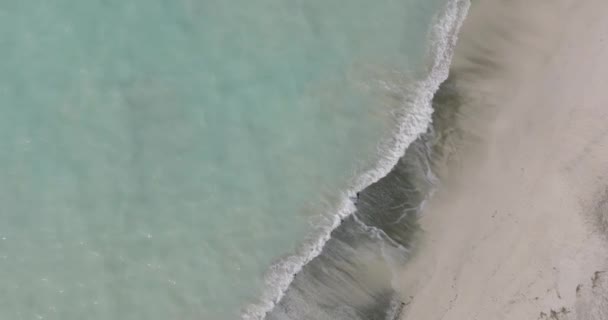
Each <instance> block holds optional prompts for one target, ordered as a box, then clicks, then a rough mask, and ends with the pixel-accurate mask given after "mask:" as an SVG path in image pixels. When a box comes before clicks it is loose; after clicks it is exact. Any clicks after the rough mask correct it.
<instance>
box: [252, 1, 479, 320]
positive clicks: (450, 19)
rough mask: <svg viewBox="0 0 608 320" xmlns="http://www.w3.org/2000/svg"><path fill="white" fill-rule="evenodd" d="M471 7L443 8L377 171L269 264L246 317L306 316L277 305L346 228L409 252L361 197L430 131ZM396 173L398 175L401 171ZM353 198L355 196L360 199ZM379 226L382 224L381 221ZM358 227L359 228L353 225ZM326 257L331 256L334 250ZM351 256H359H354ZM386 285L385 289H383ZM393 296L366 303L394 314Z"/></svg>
mask: <svg viewBox="0 0 608 320" xmlns="http://www.w3.org/2000/svg"><path fill="white" fill-rule="evenodd" d="M469 5H470V2H469V0H449V2H447V3H446V5H445V8H444V11H442V12H439V13H438V14H437V18H436V21H435V22H436V23H435V24H434V25H433V26H431V29H430V31H429V43H428V45H429V49H428V51H429V55H430V56H431V57H432V59H433V60H432V63H431V64H430V65H429V73H428V75H427V76H426V77H425V78H423V79H420V80H419V81H417V82H416V83H415V84H414V89H413V90H411V92H413V94H412V96H407V97H404V98H405V100H404V101H405V103H406V105H404V108H407V110H406V111H407V112H403V113H402V114H400V115H399V117H400V119H399V121H398V123H399V125H398V127H397V129H396V133H395V134H394V136H393V137H392V138H391V139H390V141H388V142H386V143H385V144H386V145H388V148H387V150H385V151H384V152H383V155H382V156H381V157H380V158H379V160H378V163H377V165H376V166H375V168H374V169H372V170H369V171H366V172H363V173H362V174H361V175H360V176H358V177H357V178H356V179H354V183H353V186H352V187H351V188H350V189H348V190H347V191H345V192H343V197H342V200H341V201H340V204H339V205H338V206H337V207H336V214H335V215H334V219H333V221H332V222H331V224H329V225H327V226H323V228H322V230H321V231H320V232H318V233H317V234H315V236H314V237H312V238H314V239H315V240H316V241H314V242H310V243H306V244H305V245H304V246H303V247H302V248H300V249H299V250H298V252H297V253H296V254H294V255H290V256H288V257H286V258H283V259H281V260H280V261H279V262H278V263H276V264H274V265H272V266H271V267H270V268H269V273H268V275H267V277H266V280H265V283H266V284H265V286H266V288H265V290H264V292H263V294H262V297H261V298H260V299H259V301H257V302H255V303H252V304H250V305H248V306H247V307H246V308H245V310H244V311H243V312H242V314H241V317H242V318H243V319H268V318H269V317H270V318H272V319H274V318H275V317H285V318H287V317H290V316H292V314H291V313H294V314H293V316H296V317H298V316H300V317H302V316H303V314H299V315H298V312H297V311H291V312H289V315H288V314H287V313H285V314H283V313H282V312H283V311H282V310H277V309H279V308H280V307H281V306H280V305H281V304H282V303H285V301H284V300H287V301H288V302H286V303H287V304H288V305H289V303H290V302H289V299H290V298H289V297H286V295H287V294H288V292H289V291H290V290H292V289H293V288H292V286H295V287H298V285H297V284H296V285H294V282H296V277H297V276H299V278H300V279H301V278H305V277H310V273H311V271H310V270H314V269H315V268H318V267H319V266H318V265H321V264H322V263H320V262H319V261H318V260H319V259H320V258H323V257H322V256H323V253H324V251H328V247H332V242H334V243H335V242H339V240H336V237H338V238H339V237H340V234H341V233H346V232H344V231H343V230H348V229H357V228H360V227H361V226H362V227H363V228H364V229H366V231H365V232H366V233H370V234H374V235H375V234H376V233H378V234H380V237H381V238H383V239H384V240H383V241H386V242H387V243H388V244H389V245H393V246H395V247H397V248H398V250H407V248H406V247H407V246H408V245H409V242H408V241H405V242H406V243H407V245H405V247H404V246H401V243H400V242H401V240H403V239H399V240H398V241H395V240H393V239H392V238H391V237H390V236H388V235H386V234H385V230H383V228H382V227H376V226H374V225H371V227H370V226H369V225H367V224H366V223H368V222H369V221H361V219H360V217H358V216H357V213H358V212H359V211H361V208H360V207H359V201H358V198H359V194H364V193H370V194H371V193H373V192H374V191H373V190H372V191H369V190H370V189H374V188H373V186H374V185H378V184H381V182H382V181H383V180H387V179H388V180H390V179H391V178H390V177H389V176H390V175H391V174H393V173H394V172H395V171H399V169H398V167H399V166H400V163H401V162H402V161H406V160H404V159H405V158H406V154H407V152H408V150H409V149H411V148H413V147H414V145H415V144H416V143H418V142H419V141H420V139H421V137H422V136H423V135H425V132H427V130H428V128H429V127H430V126H431V125H432V123H431V120H430V119H431V118H432V113H433V108H432V103H433V101H432V100H433V96H434V94H435V93H436V92H437V90H438V88H439V87H440V85H441V83H442V82H443V81H444V80H445V79H446V78H447V77H448V70H449V66H450V64H451V62H452V61H451V59H452V54H453V50H454V46H455V43H456V39H457V36H458V30H459V28H460V26H461V25H462V21H463V20H464V18H465V17H466V14H467V11H468V8H469ZM415 152H416V151H411V152H410V153H415ZM397 175H399V174H398V173H397ZM407 196H409V195H407ZM353 199H355V201H354V200H353ZM412 201H414V200H412ZM383 208H384V207H383V206H379V208H377V209H376V211H378V210H381V209H383ZM363 211H365V210H363ZM371 211H374V210H371ZM389 211H391V210H389ZM391 213H392V212H391ZM393 214H394V213H393ZM403 215H407V216H408V218H407V219H403V220H409V215H410V214H409V213H405V214H403ZM412 218H414V217H412ZM407 223H409V222H406V224H407ZM380 224H383V223H382V222H381V223H380ZM384 224H386V222H384ZM354 225H360V226H359V227H353V226H354ZM385 227H386V226H385ZM320 229H321V228H320ZM348 232H352V231H348ZM408 232H409V230H406V231H405V233H408ZM408 237H409V236H406V237H405V238H408ZM364 242H365V240H364ZM376 245H378V244H376ZM381 245H382V244H380V246H381ZM329 251H331V249H329ZM326 255H328V256H331V253H330V254H326ZM331 259H332V258H331V257H330V258H329V259H327V258H325V260H331ZM352 260H357V258H352ZM326 262H327V261H326ZM328 268H329V269H333V268H335V266H333V265H332V264H331V263H330V264H329V266H328ZM355 269H357V268H355ZM307 270H309V271H307ZM355 271H356V270H355ZM372 278H373V280H372V279H368V280H363V281H362V282H365V281H371V282H373V284H372V286H377V287H380V286H385V287H387V288H388V287H390V285H387V284H385V283H384V281H385V280H386V279H385V276H381V277H377V276H373V277H372ZM313 279H314V277H313ZM300 282H302V280H300ZM380 283H382V284H380ZM357 285H361V283H358V284H357ZM384 289H386V288H383V289H382V290H384ZM292 291H294V290H292ZM295 291H297V290H295ZM391 291H392V289H391ZM382 295H384V294H382ZM358 299H360V298H358ZM393 300H394V299H393V298H392V297H391V298H386V297H382V298H381V299H377V301H376V304H377V305H376V306H374V307H369V306H365V307H364V308H365V309H370V310H374V311H373V313H386V312H391V310H390V308H388V307H387V306H388V305H390V304H392V303H393ZM355 301H357V300H356V299H355V300H353V301H351V302H350V303H351V304H353V308H355V309H357V308H361V306H355V305H356V304H359V303H358V302H355ZM309 303H310V302H309ZM292 308H295V307H292ZM370 312H372V311H370ZM298 319H300V318H298ZM349 319H350V318H349Z"/></svg>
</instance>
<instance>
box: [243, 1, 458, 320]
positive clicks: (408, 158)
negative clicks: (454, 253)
mask: <svg viewBox="0 0 608 320" xmlns="http://www.w3.org/2000/svg"><path fill="white" fill-rule="evenodd" d="M469 5H470V1H469V0H453V1H450V2H449V3H448V4H447V6H446V8H445V9H444V10H443V12H441V13H440V15H439V16H438V17H437V18H436V19H435V21H436V23H435V24H434V26H433V27H432V30H431V33H430V35H429V38H430V40H429V41H430V49H429V57H430V59H432V61H431V62H430V66H429V72H428V76H427V77H426V79H424V80H423V81H420V82H418V83H415V84H413V86H412V88H408V90H407V92H408V93H410V94H409V96H406V97H404V102H405V105H404V107H403V113H402V114H400V115H398V116H399V118H400V120H399V124H400V125H399V128H398V130H397V132H396V134H395V135H394V136H393V139H392V140H391V141H389V142H388V143H387V144H386V145H388V146H389V147H387V148H385V150H384V152H383V157H382V158H381V159H380V160H379V161H378V165H377V167H376V169H374V170H371V171H368V172H365V173H364V174H362V175H361V176H360V177H359V178H358V179H357V180H356V182H355V183H354V184H353V186H352V188H351V189H350V190H347V191H346V192H344V194H343V196H342V199H343V200H342V203H341V204H340V206H339V209H338V211H337V212H336V214H335V215H334V220H333V221H331V222H330V223H328V225H327V226H325V227H324V228H322V230H321V231H320V232H319V234H318V236H317V237H316V238H315V239H317V240H316V241H314V242H311V243H308V244H306V245H304V246H303V247H302V248H301V250H300V251H299V252H298V253H297V254H295V255H293V256H290V257H287V258H285V259H283V260H281V261H280V262H278V263H277V264H275V265H273V266H272V267H271V269H270V271H269V272H268V275H267V278H266V286H267V287H266V290H265V292H264V294H263V296H262V297H261V299H260V302H258V303H257V304H253V305H250V306H249V307H248V308H247V309H246V310H245V311H244V312H243V314H242V318H243V319H246V320H249V319H256V320H261V319H268V320H270V319H277V320H278V319H281V320H283V319H316V320H321V319H392V318H395V317H397V316H398V313H399V311H400V309H401V308H402V306H403V302H402V299H401V298H400V297H397V296H396V294H395V292H394V290H393V289H392V285H391V281H392V274H393V271H392V269H393V268H395V267H396V266H398V265H400V264H401V263H403V262H404V261H405V259H407V255H408V252H409V249H408V248H409V246H410V245H411V240H412V238H413V237H414V236H415V233H416V232H415V231H416V229H417V225H416V218H417V215H418V214H419V212H420V210H421V207H422V205H423V204H424V201H425V200H426V198H427V197H428V195H429V194H430V192H431V190H432V189H433V185H434V180H435V179H434V175H433V173H432V170H431V164H430V163H431V162H432V160H431V159H430V155H431V154H432V149H433V148H435V146H434V144H435V143H436V142H437V136H436V135H435V134H434V132H435V130H434V128H433V127H429V126H430V124H431V122H432V119H431V117H432V116H433V107H432V101H433V97H434V96H435V93H436V92H437V91H438V90H439V87H440V85H441V84H442V83H443V82H444V81H445V80H446V79H447V77H448V70H449V67H450V64H451V59H452V54H453V49H454V47H455V43H456V40H457V34H458V31H459V29H460V26H461V24H462V22H463V20H464V18H465V17H466V14H467V12H468V8H469ZM425 132H426V134H424V133H425Z"/></svg>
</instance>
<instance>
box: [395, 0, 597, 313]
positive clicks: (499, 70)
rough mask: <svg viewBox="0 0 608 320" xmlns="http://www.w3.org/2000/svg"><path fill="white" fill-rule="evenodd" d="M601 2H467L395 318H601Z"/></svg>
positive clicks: (573, 0)
mask: <svg viewBox="0 0 608 320" xmlns="http://www.w3.org/2000/svg"><path fill="white" fill-rule="evenodd" d="M605 12H608V3H605V2H602V1H600V0H590V1H586V2H584V3H580V2H577V1H575V0H559V1H553V2H549V1H545V2H543V1H539V2H536V3H530V2H529V1H524V0H516V1H512V2H509V3H505V2H504V1H498V0H485V1H479V2H476V3H475V4H473V5H472V7H471V10H470V12H469V15H468V16H467V19H466V21H465V23H464V25H463V28H462V29H461V33H460V35H459V38H460V40H459V43H458V45H457V47H456V51H455V56H454V59H453V60H452V68H451V71H450V72H451V73H450V77H451V80H452V81H451V82H452V83H450V85H453V86H455V88H456V90H457V91H458V92H459V94H461V95H462V97H463V99H462V102H461V104H460V105H459V110H458V111H457V112H456V113H457V114H456V116H455V117H454V119H455V121H456V123H455V124H454V126H455V127H454V128H452V129H450V132H448V136H447V137H446V139H447V140H449V141H447V142H446V143H445V146H444V148H445V149H444V150H443V151H444V152H442V156H443V157H444V159H440V160H439V161H438V162H439V165H438V166H439V167H440V168H441V169H442V170H439V172H440V174H441V180H442V182H443V186H442V187H441V190H440V191H439V192H437V194H436V195H435V196H434V197H433V199H432V200H431V201H430V202H429V203H428V206H427V208H425V213H424V215H423V216H422V217H421V219H420V224H421V226H422V229H423V234H422V235H421V236H420V239H419V242H420V244H419V247H417V248H416V252H415V253H414V256H413V258H412V259H411V260H410V261H409V262H408V263H407V264H406V266H405V267H404V268H403V269H402V270H401V275H400V277H399V280H398V291H399V292H400V293H401V295H402V298H403V301H404V302H405V303H406V305H405V307H404V310H403V313H402V317H401V318H402V319H404V320H409V319H430V320H432V319H443V320H450V319H452V320H462V319H471V320H473V319H513V320H519V319H554V320H565V319H569V320H570V319H581V320H586V319H589V320H592V319H608V273H607V274H606V275H604V272H606V271H608V245H607V243H606V241H607V239H606V237H607V236H608V129H606V124H607V123H608V108H607V107H606V105H608V94H605V93H604V89H605V85H604V84H605V83H606V81H607V80H605V79H607V78H608V62H606V61H604V59H603V57H606V56H607V55H606V53H608V32H605V31H604V30H608V21H606V20H605V19H603V17H602V13H605ZM450 134H451V135H452V136H449V135H450ZM443 169H445V170H443Z"/></svg>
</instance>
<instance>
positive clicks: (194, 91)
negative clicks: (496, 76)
mask: <svg viewBox="0 0 608 320" xmlns="http://www.w3.org/2000/svg"><path fill="white" fill-rule="evenodd" d="M444 2H445V1H443V0H433V1H428V0H427V1H422V0H416V1H414V0H399V1H395V0H380V1H374V2H369V1H363V0H354V1H349V2H344V1H338V0H313V1H296V0H292V1H290V0H259V1H245V0H237V1H215V0H213V1H209V0H200V1H196V0H189V1H187V0H178V1H161V0H154V1H142V0H132V1H112V0H106V1H101V0H100V1H87V2H84V1H81V2H74V1H67V0H50V1H39V2H31V1H10V2H4V3H1V4H0V71H1V76H0V110H1V113H0V114H1V116H0V179H1V181H2V184H0V201H1V203H2V209H1V210H0V318H1V319H4V318H6V319H62V320H71V319H83V318H84V319H143V318H146V319H236V318H238V317H239V316H240V314H241V312H242V310H243V307H244V306H245V305H246V304H248V303H250V302H252V301H255V300H256V299H257V298H258V297H259V295H260V294H261V292H263V291H264V287H265V286H266V285H267V284H266V283H265V282H264V275H265V274H266V273H267V272H268V268H269V267H270V266H271V265H272V264H273V263H274V262H275V261H276V260H277V259H279V258H280V257H282V256H285V255H288V254H290V253H292V252H294V251H295V250H296V249H297V248H298V246H299V245H300V244H301V243H302V242H303V241H305V240H307V237H309V236H310V235H311V231H312V230H313V229H314V228H315V226H316V225H318V224H322V223H323V222H324V221H325V220H326V219H328V216H330V215H331V214H332V209H333V208H334V207H335V206H336V205H337V203H338V202H339V198H340V197H341V196H342V193H341V191H342V190H345V189H347V188H348V187H349V185H350V183H351V182H352V180H353V179H354V178H355V177H357V175H358V174H359V173H361V172H363V171H365V170H369V169H370V168H373V167H374V166H375V164H376V160H377V159H378V157H379V154H381V153H382V151H383V149H382V146H383V144H382V143H381V142H382V141H384V140H386V139H388V138H389V137H390V136H391V135H392V134H393V133H394V130H395V126H396V125H397V124H396V122H395V113H398V112H403V111H402V110H401V108H403V99H406V97H405V98H404V96H403V94H404V93H403V92H402V91H401V89H402V88H405V87H407V85H408V83H410V82H413V81H415V80H416V79H418V78H420V77H423V76H424V74H425V72H426V71H427V62H428V57H427V56H426V54H427V51H426V50H427V48H428V43H427V35H428V32H429V29H430V27H431V25H432V23H433V17H434V16H435V15H436V14H437V13H438V11H439V10H440V9H441V8H442V6H443V4H444Z"/></svg>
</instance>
